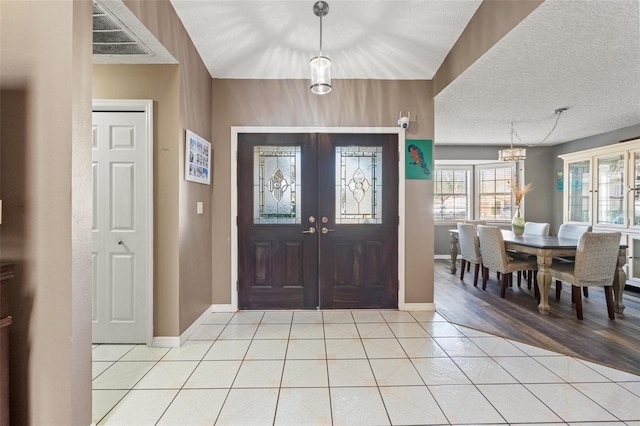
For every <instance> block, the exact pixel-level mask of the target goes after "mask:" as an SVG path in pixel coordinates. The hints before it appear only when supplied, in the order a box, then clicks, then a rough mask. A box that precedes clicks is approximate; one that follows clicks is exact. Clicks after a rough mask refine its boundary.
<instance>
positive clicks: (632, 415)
mask: <svg viewBox="0 0 640 426" xmlns="http://www.w3.org/2000/svg"><path fill="white" fill-rule="evenodd" d="M573 386H574V387H575V388H576V389H578V390H579V391H580V392H582V393H584V394H585V395H587V396H588V397H589V398H591V399H592V400H594V401H595V402H596V403H598V404H599V405H600V406H602V407H604V408H606V409H607V410H608V411H609V412H610V413H612V414H613V415H614V416H616V417H617V418H618V419H619V420H634V421H640V397H639V396H638V395H635V394H634V393H633V392H631V391H629V390H628V389H625V388H623V387H622V386H620V385H618V384H616V383H575V384H574V385H573Z"/></svg>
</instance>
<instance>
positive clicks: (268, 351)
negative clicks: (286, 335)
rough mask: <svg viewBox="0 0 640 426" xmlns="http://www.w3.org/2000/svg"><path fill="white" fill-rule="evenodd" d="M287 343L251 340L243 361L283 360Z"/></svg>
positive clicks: (284, 341)
mask: <svg viewBox="0 0 640 426" xmlns="http://www.w3.org/2000/svg"><path fill="white" fill-rule="evenodd" d="M287 342H288V340H253V341H252V342H251V345H250V346H249V350H248V351H247V354H246V355H245V358H244V359H246V360H256V359H284V356H285V354H286V353H287Z"/></svg>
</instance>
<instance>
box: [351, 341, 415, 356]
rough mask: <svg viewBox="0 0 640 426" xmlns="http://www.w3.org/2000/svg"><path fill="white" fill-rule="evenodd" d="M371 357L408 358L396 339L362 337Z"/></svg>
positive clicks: (365, 348)
mask: <svg viewBox="0 0 640 426" xmlns="http://www.w3.org/2000/svg"><path fill="white" fill-rule="evenodd" d="M362 344H363V345H364V350H365V351H366V352H367V356H368V357H369V358H407V354H406V352H405V351H404V349H402V346H400V343H398V341H397V340H396V339H362Z"/></svg>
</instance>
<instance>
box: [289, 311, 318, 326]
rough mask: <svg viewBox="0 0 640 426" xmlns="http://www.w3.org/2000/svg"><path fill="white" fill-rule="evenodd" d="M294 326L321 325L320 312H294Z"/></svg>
mask: <svg viewBox="0 0 640 426" xmlns="http://www.w3.org/2000/svg"><path fill="white" fill-rule="evenodd" d="M293 323H294V324H322V323H323V320H322V312H321V311H296V312H294V313H293Z"/></svg>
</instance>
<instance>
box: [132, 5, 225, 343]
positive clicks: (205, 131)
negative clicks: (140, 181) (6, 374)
mask: <svg viewBox="0 0 640 426" xmlns="http://www.w3.org/2000/svg"><path fill="white" fill-rule="evenodd" d="M124 3H125V4H126V5H127V7H129V8H130V9H131V10H132V12H133V13H134V14H135V15H136V16H137V17H138V19H140V21H141V22H142V23H143V24H144V25H145V26H146V27H147V28H148V29H149V30H150V31H151V32H152V33H153V34H154V35H155V36H156V38H157V39H158V40H159V41H160V42H161V43H162V45H163V46H164V47H165V48H166V49H167V50H168V51H169V52H170V53H171V54H172V55H173V57H174V58H175V59H176V60H177V61H178V63H179V69H180V73H179V105H178V107H179V124H178V134H177V135H175V138H176V139H175V142H176V145H173V147H174V149H177V155H178V157H174V155H175V154H176V152H175V151H173V152H171V153H170V154H169V153H168V152H166V151H163V152H162V154H168V155H169V156H170V157H171V159H172V160H171V161H173V159H174V158H177V159H178V163H177V167H178V169H177V176H176V175H175V174H174V171H172V172H171V176H170V177H165V176H163V175H162V174H159V175H158V176H161V177H159V179H162V180H163V181H164V180H165V179H169V180H171V181H170V182H167V183H168V188H166V189H167V190H169V191H171V192H172V194H171V195H170V196H171V197H177V203H176V204H174V205H171V206H166V208H167V209H168V212H169V214H171V215H175V214H177V221H178V223H177V227H175V224H174V223H171V224H168V226H170V227H172V229H171V230H168V232H172V233H174V234H173V237H172V239H171V241H167V246H166V247H163V250H166V252H165V254H166V255H167V256H176V255H177V261H178V270H177V273H178V276H177V282H174V283H167V284H168V285H172V286H174V287H173V288H174V292H177V297H178V300H179V302H178V303H179V306H178V324H175V325H172V326H171V327H170V329H171V330H175V329H176V327H177V330H178V331H179V334H181V333H183V332H184V331H185V330H186V329H187V328H188V327H189V326H190V325H191V324H193V322H194V321H195V320H196V319H197V318H198V317H199V316H200V315H202V314H203V313H204V312H205V310H206V309H207V308H208V307H209V306H210V305H211V297H212V296H211V291H212V290H211V281H212V273H213V272H214V269H213V268H212V266H211V258H212V251H211V247H212V242H211V222H212V216H211V211H212V210H211V209H212V207H211V197H212V192H211V191H212V186H210V185H203V184H198V183H193V182H187V181H185V180H184V178H183V176H184V138H185V130H186V129H189V130H191V131H193V132H195V133H197V134H198V135H200V136H202V137H203V138H205V139H206V140H208V141H211V107H212V100H211V77H210V75H209V73H208V71H207V69H206V67H205V66H204V63H203V62H202V60H201V59H200V56H199V55H198V52H197V50H196V49H195V47H194V45H193V43H192V42H191V38H190V37H189V36H188V34H187V32H186V31H185V29H184V27H183V25H182V22H181V21H180V19H179V18H178V16H177V15H176V13H175V10H174V9H173V7H172V6H171V4H170V3H169V1H168V0H157V1H140V0H126V1H125V2H124ZM159 161H161V159H159ZM176 178H177V179H176ZM159 185H160V187H159V188H158V190H159V191H164V190H165V187H164V186H162V185H161V184H160V182H159ZM175 185H177V192H174V191H175V190H174V187H175ZM198 201H201V202H202V203H203V205H204V214H203V215H196V203H197V202H198ZM157 208H160V206H157ZM163 208H164V207H163ZM158 214H161V213H160V212H158ZM171 219H172V220H173V217H172V218H171ZM163 232H164V231H163ZM159 257H162V256H160V254H159ZM162 259H166V258H164V257H162ZM160 260H161V259H160ZM156 261H159V260H156ZM172 262H175V257H174V258H173V260H172ZM171 279H173V277H172V278H171ZM167 302H168V301H167ZM156 309H157V310H158V314H160V315H162V314H163V313H162V308H161V307H157V308H156ZM156 317H157V315H156ZM172 321H173V320H172ZM154 334H155V335H160V334H158V333H154ZM170 335H171V336H175V335H176V334H174V333H173V332H172V333H170Z"/></svg>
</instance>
